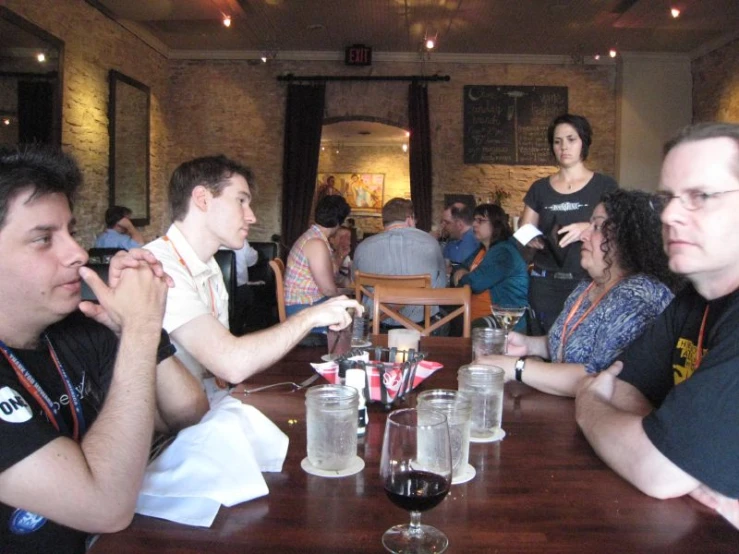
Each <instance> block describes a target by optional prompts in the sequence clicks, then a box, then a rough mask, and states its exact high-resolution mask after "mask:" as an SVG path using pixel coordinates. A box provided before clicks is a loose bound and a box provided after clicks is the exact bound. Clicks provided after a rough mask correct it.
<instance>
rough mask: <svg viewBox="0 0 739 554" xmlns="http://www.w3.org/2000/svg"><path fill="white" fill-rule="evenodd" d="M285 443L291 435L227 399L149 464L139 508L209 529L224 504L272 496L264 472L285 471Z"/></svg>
mask: <svg viewBox="0 0 739 554" xmlns="http://www.w3.org/2000/svg"><path fill="white" fill-rule="evenodd" d="M287 446H288V438H287V436H286V435H285V434H284V433H283V432H282V431H280V429H279V428H277V426H276V425H275V424H274V423H272V422H271V421H270V420H269V419H268V418H267V417H266V416H265V415H264V414H262V413H261V412H260V411H259V410H257V409H256V408H254V407H253V406H248V405H245V404H242V403H241V402H239V401H238V400H236V399H235V398H231V397H226V398H223V399H221V400H220V401H218V402H217V403H215V404H214V405H213V406H212V407H211V409H210V411H209V412H208V413H207V414H205V416H204V417H203V419H202V421H201V422H200V423H198V424H197V425H193V426H192V427H188V428H187V429H183V430H182V431H180V433H179V434H178V435H177V438H176V439H175V440H174V442H173V443H172V444H171V445H170V446H169V447H168V448H167V449H166V450H165V451H164V452H162V454H161V455H160V456H159V457H158V458H157V459H156V460H154V461H153V462H151V463H150V464H149V467H147V468H146V474H145V476H144V482H143V486H142V488H141V492H140V494H139V498H138V502H137V504H136V512H137V513H139V514H142V515H147V516H153V517H159V518H162V519H168V520H170V521H175V522H177V523H185V524H187V525H197V526H201V527H210V526H211V524H212V523H213V520H214V519H215V517H216V514H218V509H219V508H220V507H221V504H223V505H224V506H233V505H235V504H239V503H240V502H245V501H247V500H251V499H253V498H258V497H260V496H264V495H266V494H268V492H269V489H268V488H267V483H266V482H265V481H264V478H263V477H262V471H282V464H283V462H284V461H285V456H286V455H287Z"/></svg>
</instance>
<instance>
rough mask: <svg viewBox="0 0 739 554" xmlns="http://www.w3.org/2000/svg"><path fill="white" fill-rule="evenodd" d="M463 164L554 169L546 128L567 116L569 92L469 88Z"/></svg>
mask: <svg viewBox="0 0 739 554" xmlns="http://www.w3.org/2000/svg"><path fill="white" fill-rule="evenodd" d="M463 105H464V163H466V164H481V163H486V164H504V165H552V164H553V163H554V159H553V157H552V153H551V150H550V149H549V142H548V141H547V128H548V127H549V124H550V123H551V122H552V120H553V119H554V118H555V117H557V116H558V115H561V114H564V113H566V112H567V87H537V86H505V85H500V86H496V85H466V86H465V87H464V102H463Z"/></svg>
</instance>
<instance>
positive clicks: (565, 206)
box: [544, 202, 589, 212]
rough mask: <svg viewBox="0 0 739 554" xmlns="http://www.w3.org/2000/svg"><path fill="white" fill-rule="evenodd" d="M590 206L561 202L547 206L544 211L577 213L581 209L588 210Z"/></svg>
mask: <svg viewBox="0 0 739 554" xmlns="http://www.w3.org/2000/svg"><path fill="white" fill-rule="evenodd" d="M588 206H589V204H582V203H581V202H561V203H560V204H552V205H551V206H546V207H545V208H544V209H545V210H548V211H550V212H575V211H577V210H579V209H580V208H587V207H588Z"/></svg>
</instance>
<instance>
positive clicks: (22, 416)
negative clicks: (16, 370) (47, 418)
mask: <svg viewBox="0 0 739 554" xmlns="http://www.w3.org/2000/svg"><path fill="white" fill-rule="evenodd" d="M32 417H33V410H31V407H30V406H29V405H28V403H27V402H26V401H25V400H24V399H23V397H22V396H21V395H20V394H18V393H17V392H15V391H14V390H13V389H11V388H10V387H3V388H1V389H0V419H2V420H3V421H7V422H8V423H23V422H25V421H28V420H29V419H31V418H32Z"/></svg>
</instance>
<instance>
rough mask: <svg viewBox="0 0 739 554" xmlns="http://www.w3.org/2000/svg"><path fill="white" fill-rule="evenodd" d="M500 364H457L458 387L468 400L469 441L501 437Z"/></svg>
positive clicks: (498, 438)
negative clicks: (470, 415) (470, 402)
mask: <svg viewBox="0 0 739 554" xmlns="http://www.w3.org/2000/svg"><path fill="white" fill-rule="evenodd" d="M504 376H505V372H504V371H503V368H500V367H497V366H493V365H483V364H470V365H464V366H462V367H460V368H459V371H458V372H457V380H458V382H459V390H460V391H461V392H464V393H465V394H466V395H467V396H469V397H470V399H471V400H472V418H471V420H472V425H471V427H470V442H494V441H497V440H500V439H502V438H503V437H505V431H503V429H502V428H501V422H502V419H503V383H504Z"/></svg>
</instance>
